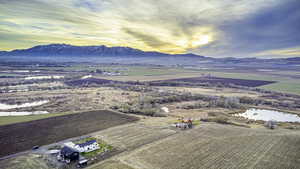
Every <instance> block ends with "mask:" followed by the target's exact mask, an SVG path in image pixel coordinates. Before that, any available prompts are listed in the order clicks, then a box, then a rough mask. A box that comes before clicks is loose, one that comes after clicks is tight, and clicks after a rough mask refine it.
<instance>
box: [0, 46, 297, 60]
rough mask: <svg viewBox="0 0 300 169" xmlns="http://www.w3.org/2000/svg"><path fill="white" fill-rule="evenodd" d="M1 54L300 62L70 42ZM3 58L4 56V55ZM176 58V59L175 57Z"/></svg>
mask: <svg viewBox="0 0 300 169" xmlns="http://www.w3.org/2000/svg"><path fill="white" fill-rule="evenodd" d="M0 56H20V57H23V58H25V56H33V57H35V56H38V57H60V56H63V57H68V56H76V57H77V56H78V57H81V58H83V57H86V56H95V57H103V58H104V57H105V58H109V57H124V58H126V57H131V58H157V57H164V58H168V59H172V58H173V57H178V58H181V59H182V58H183V60H185V59H184V58H187V59H188V58H192V60H191V62H194V61H195V60H196V61H199V60H200V61H210V62H214V63H221V64H250V63H259V64H261V63H264V64H276V65H282V64H285V65H291V64H292V65H296V64H297V65H298V64H300V57H293V58H278V59H258V58H234V57H227V58H212V57H206V56H201V55H196V54H192V53H187V54H168V53H161V52H153V51H150V52H148V51H142V50H139V49H134V48H130V47H107V46H105V45H100V46H74V45H68V44H49V45H38V46H34V47H32V48H28V49H16V50H12V51H0ZM2 58H3V57H2ZM173 60H174V59H173Z"/></svg>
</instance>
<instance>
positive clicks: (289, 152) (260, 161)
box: [91, 119, 300, 169]
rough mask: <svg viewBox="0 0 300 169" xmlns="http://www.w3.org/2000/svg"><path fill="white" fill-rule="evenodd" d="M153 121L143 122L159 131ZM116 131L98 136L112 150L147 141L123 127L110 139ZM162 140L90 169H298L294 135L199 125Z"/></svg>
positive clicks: (296, 136)
mask: <svg viewBox="0 0 300 169" xmlns="http://www.w3.org/2000/svg"><path fill="white" fill-rule="evenodd" d="M149 120H150V119H149ZM146 121H147V120H146ZM154 121H156V120H154V119H152V120H151V122H149V121H148V122H145V121H144V122H143V123H142V124H144V125H145V127H147V128H152V130H156V131H159V130H160V128H156V129H155V127H154V126H157V124H159V123H156V125H154ZM160 124H162V123H160ZM119 129H120V128H119V127H117V128H112V129H108V130H104V131H103V132H99V133H97V135H99V137H102V138H105V139H107V140H115V139H117V140H119V141H116V143H115V145H116V146H117V145H119V146H120V145H121V143H120V142H122V145H123V146H126V145H132V144H131V143H128V141H127V140H128V139H129V140H130V141H131V142H132V141H134V142H136V143H140V142H141V140H143V139H142V138H143V137H145V136H146V135H140V137H139V138H137V137H133V136H132V134H134V133H137V130H135V129H134V128H133V127H132V125H126V126H123V127H122V131H121V132H122V134H121V135H120V134H117V133H116V135H111V134H109V133H114V131H115V132H119ZM165 130H166V129H165ZM168 130H170V129H168ZM170 131H171V130H170ZM170 131H169V133H170ZM121 132H120V133H121ZM161 134H162V133H161ZM161 134H160V135H161ZM163 135H164V137H162V138H160V139H154V140H152V142H150V143H149V142H145V143H147V144H142V145H141V144H138V145H137V146H134V147H131V146H129V147H126V148H127V150H128V151H127V152H124V153H122V154H120V155H118V156H117V157H115V158H113V160H114V161H110V159H108V160H106V161H104V162H102V163H99V164H96V165H94V166H92V167H91V169H100V168H104V169H106V168H107V169H109V164H110V165H114V166H115V167H116V168H117V166H119V167H120V166H126V167H127V168H136V169H138V168H139V169H154V168H157V169H160V168H161V169H164V168H172V169H173V168H174V169H177V168H178V169H188V168H297V167H298V164H299V159H298V156H299V152H300V151H299V150H300V149H299V146H298V144H299V141H300V135H299V132H297V131H287V130H277V131H270V130H266V129H263V128H256V129H254V128H252V129H249V128H242V127H234V126H230V125H225V126H224V125H220V124H214V123H202V124H201V125H200V126H198V127H196V128H195V129H193V130H189V131H180V132H178V131H177V132H176V133H173V134H171V135H170V134H163ZM147 137H148V139H149V136H147ZM152 137H154V138H155V137H156V136H154V135H153V136H152ZM130 138H131V139H130ZM133 138H136V139H133ZM123 139H125V140H123ZM179 145H180V146H179ZM283 159H284V160H283Z"/></svg>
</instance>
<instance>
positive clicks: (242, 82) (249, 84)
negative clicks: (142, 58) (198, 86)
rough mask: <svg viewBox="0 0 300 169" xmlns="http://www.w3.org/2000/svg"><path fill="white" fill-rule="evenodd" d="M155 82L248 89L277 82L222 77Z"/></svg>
mask: <svg viewBox="0 0 300 169" xmlns="http://www.w3.org/2000/svg"><path fill="white" fill-rule="evenodd" d="M153 82H186V83H214V84H218V83H219V84H223V85H229V84H234V85H238V86H247V87H258V86H263V85H267V84H271V83H275V81H265V80H247V79H233V78H221V77H192V78H180V79H169V80H161V81H153Z"/></svg>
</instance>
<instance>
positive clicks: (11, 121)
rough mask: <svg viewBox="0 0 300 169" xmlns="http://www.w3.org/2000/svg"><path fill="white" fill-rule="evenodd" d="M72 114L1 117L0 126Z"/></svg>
mask: <svg viewBox="0 0 300 169" xmlns="http://www.w3.org/2000/svg"><path fill="white" fill-rule="evenodd" d="M73 113H74V112H64V113H49V114H40V115H28V116H3V117H0V126H2V125H8V124H14V123H21V122H28V121H34V120H40V119H45V118H49V117H56V116H62V115H68V114H73Z"/></svg>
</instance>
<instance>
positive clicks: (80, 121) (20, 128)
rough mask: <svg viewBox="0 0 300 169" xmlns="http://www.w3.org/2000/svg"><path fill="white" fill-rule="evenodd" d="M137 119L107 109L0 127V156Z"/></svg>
mask: <svg viewBox="0 0 300 169" xmlns="http://www.w3.org/2000/svg"><path fill="white" fill-rule="evenodd" d="M135 120H137V118H135V117H130V116H127V115H122V114H118V113H114V112H110V111H93V112H84V113H77V114H71V115H64V116H57V117H51V118H46V119H42V120H36V121H31V122H24V123H17V124H11V125H5V126H1V127H0V136H1V137H0V143H1V144H0V145H1V153H0V156H2V157H3V156H5V155H9V154H13V153H17V152H20V151H24V150H28V149H31V148H32V147H33V146H35V145H45V144H50V143H53V142H57V141H61V140H63V139H67V138H71V137H76V136H80V135H84V134H88V133H92V132H95V131H99V130H103V129H106V128H109V127H112V126H116V125H120V124H124V123H128V122H132V121H135Z"/></svg>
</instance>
